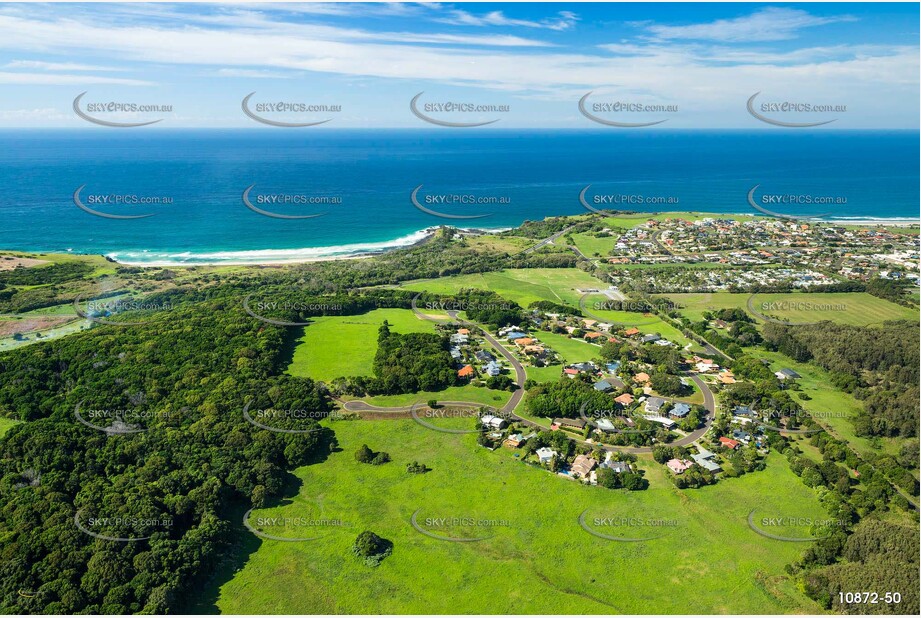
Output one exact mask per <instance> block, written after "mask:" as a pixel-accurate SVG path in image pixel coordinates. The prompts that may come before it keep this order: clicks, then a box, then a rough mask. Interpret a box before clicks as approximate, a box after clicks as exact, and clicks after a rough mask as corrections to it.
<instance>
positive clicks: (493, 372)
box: [486, 361, 502, 377]
mask: <svg viewBox="0 0 921 618" xmlns="http://www.w3.org/2000/svg"><path fill="white" fill-rule="evenodd" d="M486 373H487V374H488V375H490V376H493V377H495V376H497V375H499V374H500V373H502V365H500V364H499V363H497V362H496V361H490V362H489V364H488V365H486Z"/></svg>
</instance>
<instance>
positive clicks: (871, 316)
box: [659, 292, 919, 326]
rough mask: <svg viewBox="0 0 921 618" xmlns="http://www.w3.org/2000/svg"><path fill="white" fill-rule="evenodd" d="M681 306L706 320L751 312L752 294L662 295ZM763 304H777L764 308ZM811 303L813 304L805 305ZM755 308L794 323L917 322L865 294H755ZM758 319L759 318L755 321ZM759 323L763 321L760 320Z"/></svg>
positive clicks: (905, 310)
mask: <svg viewBox="0 0 921 618" xmlns="http://www.w3.org/2000/svg"><path fill="white" fill-rule="evenodd" d="M659 296H665V297H667V298H669V299H670V300H672V301H674V302H675V303H677V304H679V305H680V306H682V307H684V309H681V310H680V312H681V313H682V314H684V315H686V316H687V317H688V318H690V319H691V320H694V321H699V320H702V319H703V314H704V312H706V311H713V310H718V309H733V308H739V309H743V310H746V311H748V299H749V297H751V294H732V293H730V292H711V293H703V294H660V295H659ZM763 303H775V305H774V306H771V305H768V307H769V308H765V305H764V304H763ZM804 303H811V305H804ZM752 306H753V307H754V308H755V309H756V310H757V311H758V312H760V313H763V314H765V315H767V316H768V317H773V318H777V319H780V320H785V321H789V322H791V323H794V324H796V323H806V322H819V321H821V320H831V321H832V322H837V323H839V324H850V325H853V326H868V325H874V324H881V323H883V322H885V321H886V320H918V319H919V313H918V311H917V310H915V309H910V308H908V307H902V306H901V305H896V304H895V303H891V302H889V301H888V300H884V299H882V298H877V297H875V296H871V295H870V294H867V293H866V292H841V293H831V294H826V293H819V292H814V293H809V292H792V293H788V294H756V295H755V296H754V298H753V299H752ZM756 319H757V318H756ZM758 322H759V323H763V320H760V319H758Z"/></svg>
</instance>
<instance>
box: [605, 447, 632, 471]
mask: <svg viewBox="0 0 921 618" xmlns="http://www.w3.org/2000/svg"><path fill="white" fill-rule="evenodd" d="M600 467H602V468H610V469H611V470H613V471H614V472H630V471H631V468H630V464H628V463H627V462H625V461H617V460H616V459H614V453H611V452H610V451H609V452H608V454H607V456H605V458H604V463H603V464H601V466H600Z"/></svg>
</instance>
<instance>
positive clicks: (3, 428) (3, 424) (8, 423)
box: [0, 417, 20, 438]
mask: <svg viewBox="0 0 921 618" xmlns="http://www.w3.org/2000/svg"><path fill="white" fill-rule="evenodd" d="M19 423H20V421H14V420H12V419H9V418H3V417H0V438H2V437H3V436H5V435H6V432H8V431H9V430H10V429H12V428H13V427H15V426H16V425H18V424H19Z"/></svg>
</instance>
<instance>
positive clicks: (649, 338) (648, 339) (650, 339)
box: [640, 333, 662, 343]
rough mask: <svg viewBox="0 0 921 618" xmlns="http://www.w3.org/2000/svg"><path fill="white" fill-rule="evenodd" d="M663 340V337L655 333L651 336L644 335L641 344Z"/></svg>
mask: <svg viewBox="0 0 921 618" xmlns="http://www.w3.org/2000/svg"><path fill="white" fill-rule="evenodd" d="M661 338H662V337H660V336H658V335H656V334H654V333H653V334H650V335H644V336H643V338H642V339H640V342H641V343H652V342H654V341H658V340H659V339H661Z"/></svg>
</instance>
